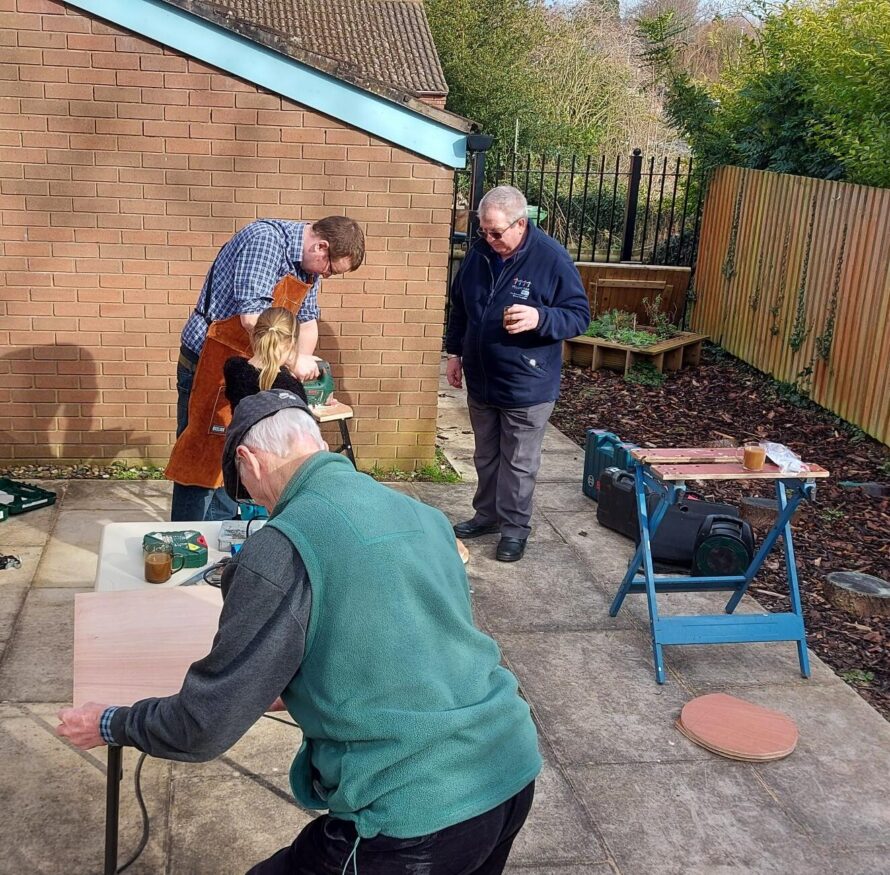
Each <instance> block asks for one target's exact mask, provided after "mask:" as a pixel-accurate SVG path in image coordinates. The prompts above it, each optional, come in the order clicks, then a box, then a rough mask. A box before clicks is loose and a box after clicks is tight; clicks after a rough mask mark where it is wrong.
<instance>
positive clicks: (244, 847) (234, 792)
mask: <svg viewBox="0 0 890 875" xmlns="http://www.w3.org/2000/svg"><path fill="white" fill-rule="evenodd" d="M311 819H312V818H311V817H310V816H309V815H308V814H307V813H306V812H304V811H303V810H302V809H300V808H298V807H297V806H296V805H295V804H294V802H293V800H292V799H289V798H287V797H286V796H284V794H281V795H279V794H278V793H276V792H270V790H269V788H268V787H267V786H264V785H263V783H262V782H260V781H257V780H256V779H254V778H253V777H240V776H234V777H233V776H231V775H226V776H220V777H213V778H209V777H204V778H198V777H193V778H183V777H179V778H178V779H177V780H176V781H175V782H174V796H173V801H172V803H171V805H170V833H171V839H170V846H169V850H168V856H167V870H166V871H167V872H169V873H171V875H173V873H179V872H183V873H185V872H188V873H195V875H197V873H207V875H211V873H220V875H235V873H243V872H244V871H245V870H247V869H248V868H250V866H251V865H253V864H254V863H258V862H259V861H260V860H262V859H265V858H266V857H270V856H271V855H272V854H274V853H275V852H276V851H277V850H279V848H282V847H284V846H286V845H289V844H290V843H291V842H292V841H293V840H294V837H295V836H296V834H297V833H298V832H299V831H300V830H301V829H302V828H303V827H304V826H305V825H306V824H307V823H309V821H310V820H311Z"/></svg>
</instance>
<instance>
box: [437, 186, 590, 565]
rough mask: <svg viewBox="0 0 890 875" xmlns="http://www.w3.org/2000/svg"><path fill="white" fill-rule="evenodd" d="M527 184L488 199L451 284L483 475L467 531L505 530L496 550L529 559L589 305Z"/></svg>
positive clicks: (451, 349)
mask: <svg viewBox="0 0 890 875" xmlns="http://www.w3.org/2000/svg"><path fill="white" fill-rule="evenodd" d="M527 216H528V204H527V203H526V200H525V197H524V196H523V194H522V192H521V191H519V189H517V188H513V187H512V186H509V185H499V186H498V187H497V188H493V189H492V190H491V191H490V192H488V194H486V195H485V197H483V198H482V200H481V202H480V203H479V230H478V232H477V233H478V235H479V240H478V241H476V242H475V243H474V244H473V245H472V246H471V247H470V250H469V252H468V253H467V256H466V258H465V259H464V261H463V264H462V265H461V268H460V270H459V271H458V273H457V276H455V278H454V282H453V284H452V287H451V313H450V316H449V321H448V330H447V333H446V337H445V349H446V352H447V354H448V365H447V377H448V382H449V383H450V384H451V385H452V386H454V387H455V388H460V387H461V386H462V385H463V382H462V378H463V377H464V376H465V377H466V380H467V404H468V406H469V410H470V422H471V423H472V426H473V434H474V436H475V443H476V449H475V453H474V456H473V462H474V464H475V466H476V473H477V474H478V476H479V485H478V486H477V488H476V494H475V497H474V498H473V509H474V510H475V514H474V516H473V518H472V519H469V520H467V521H466V522H462V523H458V524H457V525H456V526H455V527H454V531H455V534H456V535H457V536H458V537H460V538H463V539H467V538H475V537H478V536H480V535H487V534H491V533H495V532H500V535H501V538H500V541H499V543H498V546H497V551H496V554H495V555H496V558H497V559H499V560H500V561H502V562H515V561H516V560H518V559H521V558H522V556H523V554H524V552H525V547H526V542H527V541H528V537H529V534H530V533H531V515H532V494H533V493H534V489H535V480H536V478H537V474H538V468H539V466H540V464H541V444H542V443H543V440H544V429H545V428H546V426H547V421H548V420H549V419H550V414H551V413H552V412H553V405H554V403H555V402H556V399H557V398H558V397H559V382H560V372H561V369H562V342H563V341H564V340H566V339H567V338H569V337H575V336H577V335H578V334H582V333H583V332H584V331H585V330H586V329H587V326H588V324H589V322H590V308H589V305H588V303H587V296H586V294H585V293H584V287H583V286H582V284H581V277H580V276H579V275H578V270H577V268H576V267H575V265H574V263H573V262H572V259H571V257H570V256H569V254H568V252H566V250H565V249H564V248H563V247H562V246H560V244H559V243H557V242H556V241H555V240H553V239H552V238H551V237H548V236H547V234H545V233H544V232H543V231H541V230H540V229H539V228H537V227H535V226H533V225H531V224H530V223H529V221H528V218H527Z"/></svg>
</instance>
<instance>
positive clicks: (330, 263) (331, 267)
mask: <svg viewBox="0 0 890 875" xmlns="http://www.w3.org/2000/svg"><path fill="white" fill-rule="evenodd" d="M327 256H328V269H327V270H326V271H325V272H324V273H323V274H322V276H324V278H325V279H327V278H329V277H332V276H333V275H334V262H333V261H331V250H330V249H328V250H327Z"/></svg>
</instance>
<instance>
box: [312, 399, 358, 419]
mask: <svg viewBox="0 0 890 875" xmlns="http://www.w3.org/2000/svg"><path fill="white" fill-rule="evenodd" d="M311 410H312V415H313V416H314V417H315V418H316V420H317V421H318V422H335V421H336V420H338V419H352V408H351V407H350V406H349V405H348V404H344V403H343V402H342V401H334V403H333V404H317V405H316V406H315V407H312V408H311Z"/></svg>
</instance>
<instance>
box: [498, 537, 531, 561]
mask: <svg viewBox="0 0 890 875" xmlns="http://www.w3.org/2000/svg"><path fill="white" fill-rule="evenodd" d="M526 541H528V538H507V537H503V538H501V540H500V541H498V551H497V553H496V554H495V558H496V559H497V560H498V562H517V561H518V560H520V559H522V554H523V553H525V542H526Z"/></svg>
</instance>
